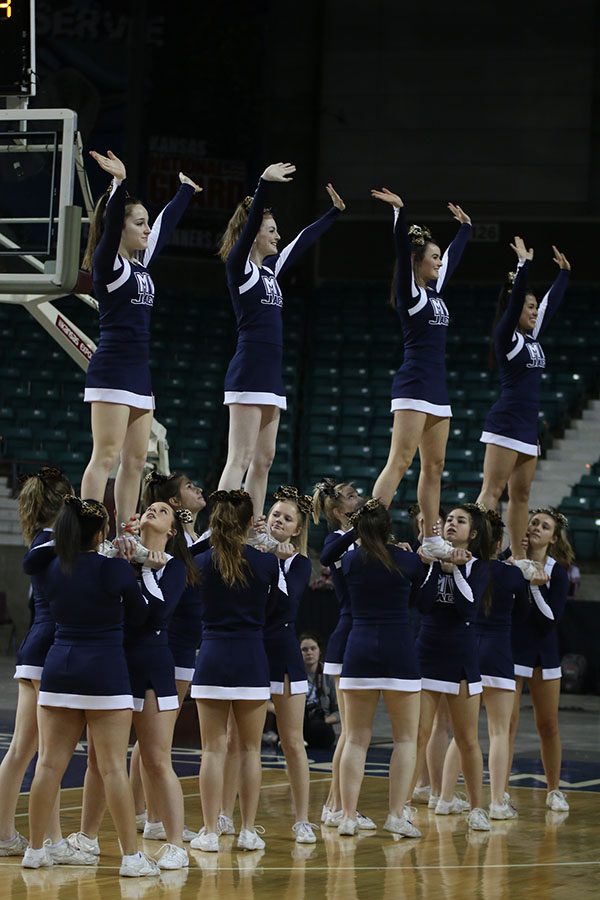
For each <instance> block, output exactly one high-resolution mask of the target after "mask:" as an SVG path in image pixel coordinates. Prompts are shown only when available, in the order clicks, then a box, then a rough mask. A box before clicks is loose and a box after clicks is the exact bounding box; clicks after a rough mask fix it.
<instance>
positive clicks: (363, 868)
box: [0, 851, 600, 884]
mask: <svg viewBox="0 0 600 900" xmlns="http://www.w3.org/2000/svg"><path fill="white" fill-rule="evenodd" d="M199 852H202V851H199ZM193 858H194V857H192V859H193ZM212 858H213V857H211V859H212ZM244 858H245V859H251V858H252V857H244ZM55 865H56V867H57V868H60V869H63V868H65V869H72V868H73V866H61V865H60V864H56V863H55ZM555 866H600V860H593V861H587V860H586V861H582V862H566V861H565V862H547V863H534V862H532V863H506V864H502V863H491V864H489V865H485V864H482V865H468V866H464V865H456V866H441V865H440V866H431V865H428V866H422V865H412V866H356V865H352V866H307V867H306V868H302V869H298V868H297V867H295V866H265V865H257V866H256V868H254V869H252V874H253V875H258V874H265V873H268V872H297V873H298V874H299V875H306V874H309V873H310V872H355V873H358V872H386V871H387V872H390V871H391V872H401V871H407V872H414V871H415V869H418V870H422V869H434V870H436V871H440V870H444V871H445V870H451V869H548V868H554V867H555ZM3 867H6V868H9V867H10V868H16V866H15V864H14V863H8V862H4V861H3V860H0V868H3ZM20 868H21V867H20V866H19V869H20ZM77 868H79V869H86V871H89V874H90V876H91V875H93V874H94V873H95V872H98V871H102V872H115V871H116V870H118V868H119V865H118V864H116V865H114V866H101V865H97V866H78V867H77ZM189 868H190V869H191V870H192V871H193V870H194V869H197V870H198V871H199V872H203V871H205V869H204V867H203V866H190V867H189ZM209 871H210V872H239V871H240V868H239V866H215V867H214V869H213V868H212V867H211V868H210V870H209ZM242 871H243V869H242ZM158 884H160V882H158Z"/></svg>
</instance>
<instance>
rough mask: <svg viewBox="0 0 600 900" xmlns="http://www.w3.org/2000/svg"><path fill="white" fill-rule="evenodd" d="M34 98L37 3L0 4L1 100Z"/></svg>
mask: <svg viewBox="0 0 600 900" xmlns="http://www.w3.org/2000/svg"><path fill="white" fill-rule="evenodd" d="M34 94H35V0H0V96H3V97H31V96H33V95H34Z"/></svg>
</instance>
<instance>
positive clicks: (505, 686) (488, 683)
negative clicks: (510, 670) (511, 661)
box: [481, 675, 517, 691]
mask: <svg viewBox="0 0 600 900" xmlns="http://www.w3.org/2000/svg"><path fill="white" fill-rule="evenodd" d="M481 683H482V685H483V686H484V688H486V687H489V688H499V689H500V690H502V691H516V689H517V683H516V681H515V680H514V678H502V677H501V676H500V675H482V676H481Z"/></svg>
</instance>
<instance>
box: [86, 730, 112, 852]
mask: <svg viewBox="0 0 600 900" xmlns="http://www.w3.org/2000/svg"><path fill="white" fill-rule="evenodd" d="M87 739H88V758H87V768H86V770H85V778H84V781H83V801H82V807H81V830H82V832H83V833H84V834H85V835H87V837H90V838H95V837H98V832H99V831H100V826H101V824H102V819H103V818H104V813H105V812H106V796H105V793H104V782H103V781H102V776H101V774H100V770H99V769H98V760H97V758H96V749H95V747H94V741H93V739H92V734H91V731H90V728H89V726H88V732H87Z"/></svg>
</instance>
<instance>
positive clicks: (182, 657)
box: [169, 532, 207, 681]
mask: <svg viewBox="0 0 600 900" xmlns="http://www.w3.org/2000/svg"><path fill="white" fill-rule="evenodd" d="M185 540H186V543H187V545H188V547H193V546H198V545H199V544H200V542H201V541H206V540H207V538H206V537H205V535H201V536H200V538H199V539H198V541H197V542H196V545H194V544H193V542H192V538H191V537H190V535H189V534H188V533H187V532H185ZM204 549H206V546H204ZM201 640H202V607H201V598H200V591H199V589H198V585H188V586H187V587H186V588H185V590H184V592H183V594H182V595H181V598H180V600H179V603H178V604H177V606H176V607H175V611H174V613H173V616H172V618H171V620H170V622H169V647H170V648H171V653H172V654H173V662H174V664H175V678H176V680H177V681H191V680H192V678H193V677H194V669H195V668H196V652H197V650H198V647H199V646H200V642H201Z"/></svg>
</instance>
